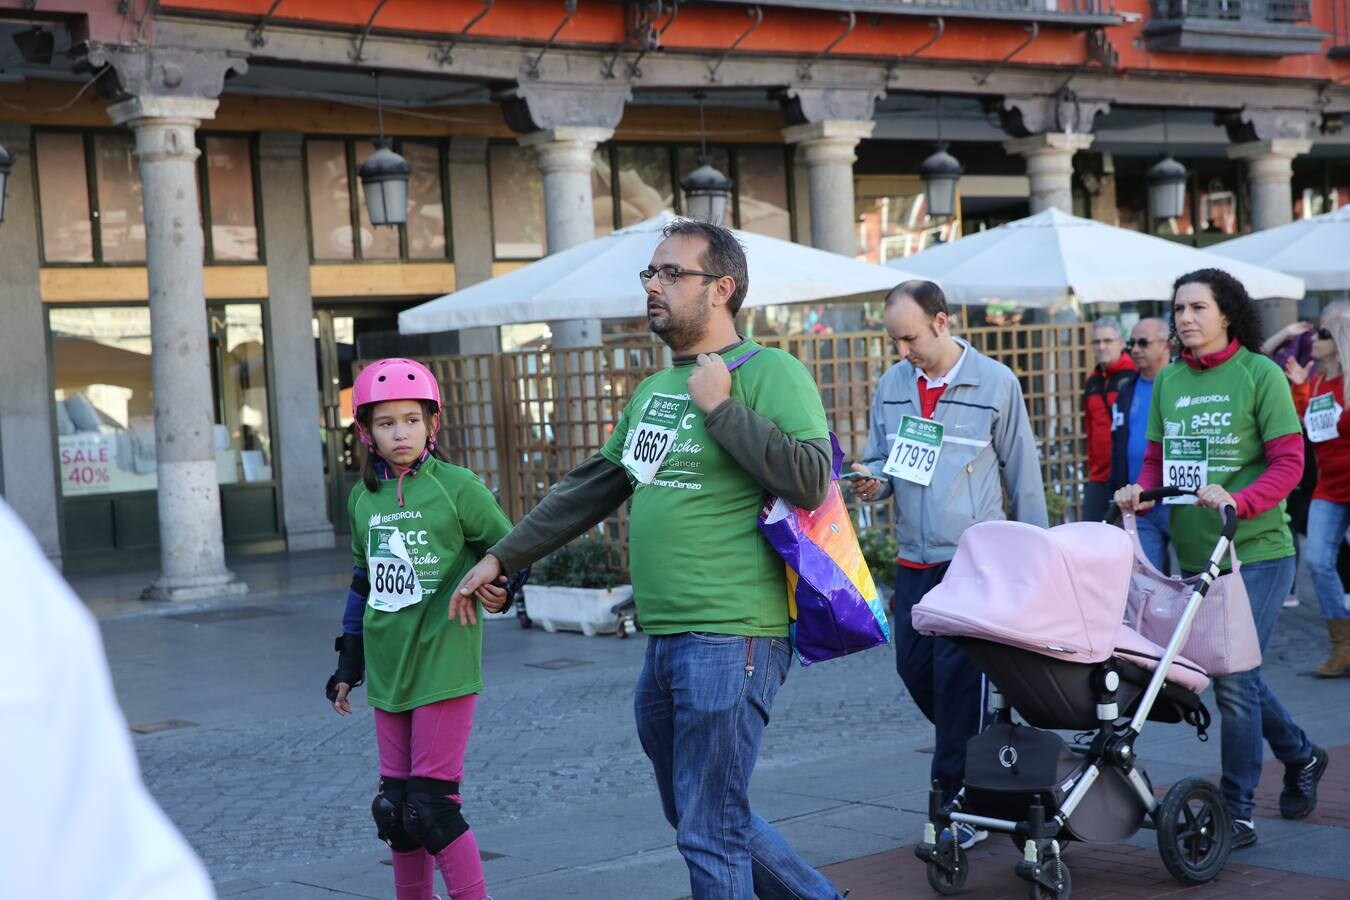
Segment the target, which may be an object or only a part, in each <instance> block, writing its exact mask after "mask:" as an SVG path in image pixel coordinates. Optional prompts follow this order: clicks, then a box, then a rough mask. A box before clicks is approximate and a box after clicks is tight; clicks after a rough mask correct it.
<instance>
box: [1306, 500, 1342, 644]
mask: <svg viewBox="0 0 1350 900" xmlns="http://www.w3.org/2000/svg"><path fill="white" fill-rule="evenodd" d="M1346 529H1350V503H1333V502H1331V501H1330V500H1313V501H1312V502H1311V503H1309V504H1308V536H1307V538H1305V539H1304V542H1303V552H1304V554H1305V555H1306V556H1307V559H1308V574H1309V575H1311V576H1312V583H1313V590H1314V591H1316V592H1317V603H1318V605H1319V606H1321V607H1322V618H1324V619H1345V618H1350V610H1347V609H1346V608H1345V588H1344V587H1343V586H1342V584H1341V576H1340V573H1339V572H1337V571H1336V557H1337V555H1338V554H1339V553H1340V552H1341V541H1343V540H1344V539H1345V532H1346Z"/></svg>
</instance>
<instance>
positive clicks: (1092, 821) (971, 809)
mask: <svg viewBox="0 0 1350 900" xmlns="http://www.w3.org/2000/svg"><path fill="white" fill-rule="evenodd" d="M1180 493H1193V492H1187V491H1181V490H1179V489H1176V488H1163V489H1160V490H1158V491H1153V492H1145V493H1144V496H1143V499H1145V500H1149V499H1159V498H1161V497H1163V496H1169V495H1176V494H1180ZM1222 514H1223V517H1224V528H1223V533H1222V535H1221V537H1220V538H1219V541H1218V544H1217V545H1216V546H1215V548H1214V552H1213V553H1212V554H1211V556H1210V562H1209V566H1208V567H1207V569H1206V571H1205V572H1204V573H1202V575H1201V576H1200V577H1199V579H1198V581H1197V583H1196V586H1195V590H1194V592H1193V593H1192V595H1191V598H1190V600H1189V602H1188V603H1187V605H1186V607H1185V611H1184V612H1183V613H1182V615H1181V617H1180V619H1179V621H1178V624H1177V627H1176V630H1175V632H1174V633H1173V634H1172V635H1171V636H1170V638H1169V639H1168V644H1167V646H1166V647H1160V646H1158V645H1157V644H1155V643H1153V642H1152V641H1150V640H1148V639H1147V638H1145V637H1143V636H1142V635H1140V634H1138V633H1137V632H1135V631H1133V630H1132V629H1130V628H1128V627H1127V626H1126V625H1125V624H1124V621H1125V618H1126V609H1127V603H1128V601H1129V600H1130V589H1131V572H1132V570H1133V568H1134V565H1135V545H1134V543H1133V542H1132V541H1131V540H1130V538H1129V537H1128V536H1127V535H1126V534H1125V533H1124V532H1123V531H1121V530H1120V529H1118V528H1115V527H1112V526H1111V525H1109V524H1104V523H1078V524H1073V525H1062V526H1059V527H1057V528H1052V529H1048V530H1047V529H1040V528H1035V527H1033V526H1029V525H1024V524H1021V523H1017V522H985V523H980V524H978V525H974V526H972V527H971V528H969V529H967V531H966V533H965V535H963V537H962V539H961V543H960V545H959V546H958V547H957V551H956V555H955V557H954V558H953V560H952V563H951V566H950V568H949V569H948V572H947V575H946V577H944V578H943V580H942V583H941V584H939V585H938V586H937V587H935V588H934V589H933V590H931V591H929V592H928V594H927V595H925V596H924V598H923V599H922V600H921V601H920V602H919V603H917V604H916V605H915V606H914V608H913V612H912V621H913V624H914V628H915V630H917V631H920V632H924V633H928V634H935V635H940V636H942V637H946V638H948V639H950V640H952V641H953V642H955V643H957V644H958V645H959V646H960V647H961V648H962V650H963V651H964V652H965V653H966V655H967V656H968V657H969V658H970V659H971V660H972V661H973V662H974V663H975V664H976V665H977V666H978V667H979V668H980V669H981V670H983V671H984V673H985V674H986V675H987V676H988V678H989V681H990V696H991V703H990V706H991V708H992V709H993V711H994V713H995V717H996V720H995V722H994V723H993V724H992V725H990V726H989V727H987V728H986V729H985V730H984V731H983V732H982V733H981V734H979V735H977V736H976V737H974V738H972V739H971V740H970V742H969V744H968V745H967V756H966V777H965V784H964V786H963V788H962V790H961V791H960V792H959V793H958V794H957V796H956V798H955V799H954V800H953V801H952V802H951V803H949V804H944V803H943V801H942V795H941V793H940V792H939V791H938V790H937V788H936V785H935V786H934V790H933V791H932V792H931V793H930V796H929V822H928V824H927V825H925V827H924V835H923V840H922V842H921V843H920V844H919V845H918V846H917V847H916V848H915V854H916V855H917V856H918V857H919V858H920V859H922V860H924V861H925V862H927V863H928V880H929V884H930V885H931V886H932V887H933V888H934V889H935V890H937V891H939V892H940V893H944V894H945V893H954V892H955V891H957V890H959V889H960V887H961V886H962V885H963V884H964V881H965V878H966V876H967V874H968V873H967V868H966V865H965V859H964V851H963V850H962V849H961V847H960V846H959V845H958V844H957V843H956V842H955V841H954V840H953V838H952V837H951V832H952V829H951V826H952V823H954V822H960V823H964V824H967V825H971V826H974V827H976V828H982V829H989V830H999V831H1005V832H1009V833H1010V834H1012V835H1013V838H1014V840H1015V841H1017V842H1018V844H1019V846H1021V847H1022V848H1023V859H1022V861H1021V862H1019V863H1018V865H1017V869H1016V871H1017V874H1018V875H1019V876H1021V877H1022V878H1023V879H1025V880H1026V881H1028V882H1030V886H1031V895H1032V896H1033V897H1054V898H1059V900H1062V898H1065V897H1067V896H1068V892H1069V873H1068V868H1067V866H1066V865H1065V863H1064V860H1063V859H1062V858H1061V856H1060V850H1061V848H1062V844H1063V843H1064V842H1067V841H1071V840H1078V841H1091V842H1108V841H1119V840H1124V839H1127V838H1129V837H1130V836H1132V835H1133V834H1135V832H1137V831H1138V830H1139V828H1140V827H1142V826H1144V825H1150V824H1151V825H1152V827H1155V828H1156V829H1157V831H1158V848H1159V853H1160V855H1161V857H1162V861H1163V864H1164V866H1166V868H1167V870H1168V871H1169V872H1170V873H1171V874H1172V875H1173V877H1175V878H1177V879H1178V880H1180V881H1182V882H1184V883H1187V884H1200V883H1204V882H1206V881H1209V880H1211V879H1213V878H1214V877H1215V876H1216V875H1217V874H1218V873H1219V871H1220V870H1222V868H1223V866H1224V864H1225V863H1226V862H1227V859H1228V853H1229V850H1230V849H1231V844H1232V835H1231V823H1230V820H1229V817H1228V812H1227V809H1226V807H1225V805H1224V802H1223V797H1222V795H1221V794H1220V793H1219V791H1218V788H1217V787H1215V786H1214V785H1212V784H1210V783H1209V782H1207V781H1205V780H1204V779H1202V778H1188V779H1184V780H1182V781H1181V782H1179V783H1177V784H1176V785H1174V786H1173V787H1172V788H1171V790H1169V791H1168V794H1167V796H1166V798H1165V799H1164V800H1163V801H1162V802H1161V803H1159V801H1158V800H1157V799H1156V798H1155V797H1154V794H1153V788H1152V785H1151V783H1150V782H1149V779H1148V775H1147V773H1145V772H1144V770H1143V769H1142V768H1141V767H1140V766H1139V765H1138V760H1137V759H1136V755H1135V752H1134V748H1135V742H1136V740H1137V738H1138V737H1139V735H1140V733H1141V732H1142V730H1143V726H1144V723H1145V722H1147V721H1155V722H1167V723H1176V722H1187V723H1189V724H1191V725H1193V726H1194V727H1195V728H1196V729H1197V732H1198V733H1199V735H1200V737H1201V739H1204V736H1205V734H1204V731H1205V728H1206V727H1207V726H1208V724H1209V712H1208V710H1206V709H1205V707H1204V704H1203V703H1201V701H1200V697H1199V694H1200V693H1201V692H1202V691H1203V690H1204V688H1205V687H1206V686H1207V684H1208V677H1207V676H1206V674H1205V672H1204V671H1203V669H1201V668H1200V667H1199V666H1197V665H1195V664H1194V663H1192V662H1190V661H1189V660H1186V659H1185V658H1183V657H1181V656H1180V654H1179V653H1178V650H1179V648H1180V647H1181V645H1182V644H1183V643H1184V642H1185V640H1186V637H1187V635H1188V633H1189V630H1190V628H1191V625H1192V622H1193V621H1194V619H1195V616H1196V614H1197V612H1198V611H1199V609H1200V605H1201V604H1202V603H1203V602H1204V597H1205V593H1206V592H1207V591H1208V589H1209V585H1210V584H1212V583H1213V581H1214V579H1215V578H1217V577H1218V574H1219V562H1220V560H1221V559H1222V558H1223V557H1224V555H1225V554H1226V553H1227V551H1228V548H1229V545H1230V543H1231V541H1232V536H1233V534H1234V533H1235V532H1236V530H1237V514H1236V510H1233V509H1232V508H1231V507H1229V508H1225V509H1224V510H1223V511H1222ZM1160 639H1161V638H1160ZM1014 709H1016V711H1017V713H1018V714H1019V717H1020V721H1018V720H1015V719H1014V717H1013V710H1014ZM1050 729H1057V730H1074V731H1078V732H1080V733H1079V734H1078V735H1077V737H1076V738H1075V742H1074V743H1073V744H1070V743H1068V742H1066V741H1065V740H1064V738H1063V737H1061V736H1060V735H1058V734H1055V733H1054V732H1053V731H1051V730H1050ZM1197 825H1199V826H1200V827H1198V828H1197V827H1196V826H1197ZM939 835H941V838H939Z"/></svg>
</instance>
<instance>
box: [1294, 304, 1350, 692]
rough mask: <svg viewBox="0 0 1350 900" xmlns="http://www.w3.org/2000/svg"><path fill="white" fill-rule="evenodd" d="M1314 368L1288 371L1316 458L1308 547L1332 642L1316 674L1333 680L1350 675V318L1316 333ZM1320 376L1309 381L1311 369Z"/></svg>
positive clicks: (1335, 321) (1296, 366)
mask: <svg viewBox="0 0 1350 900" xmlns="http://www.w3.org/2000/svg"><path fill="white" fill-rule="evenodd" d="M1316 336H1317V339H1316V340H1315V341H1314V342H1313V350H1312V358H1313V362H1311V363H1309V364H1308V365H1307V366H1301V365H1299V363H1298V360H1297V359H1290V360H1289V362H1288V363H1287V364H1286V366H1285V372H1286V374H1287V375H1288V377H1289V382H1290V384H1291V385H1292V389H1293V395H1294V407H1295V408H1296V409H1297V410H1298V412H1299V414H1300V415H1302V416H1303V429H1304V432H1305V434H1306V435H1307V438H1308V440H1309V441H1310V442H1311V443H1312V447H1313V452H1314V453H1316V454H1317V471H1318V473H1319V474H1318V478H1317V485H1316V487H1315V488H1314V489H1313V492H1312V500H1311V501H1310V502H1309V504H1308V536H1307V542H1306V543H1305V544H1304V548H1305V554H1306V558H1307V564H1308V574H1309V575H1310V576H1311V577H1312V583H1313V590H1314V591H1316V592H1317V603H1318V606H1320V607H1321V609H1322V618H1323V619H1324V620H1325V621H1326V623H1327V631H1328V633H1329V635H1330V637H1331V655H1330V656H1328V657H1327V658H1326V659H1325V660H1323V662H1322V663H1321V664H1320V665H1318V666H1317V667H1316V668H1314V669H1313V674H1314V675H1318V676H1320V677H1323V678H1334V677H1336V676H1339V675H1345V674H1347V673H1350V609H1347V608H1346V600H1347V599H1350V598H1348V597H1347V595H1346V593H1345V588H1344V586H1343V585H1342V584H1341V579H1340V575H1339V574H1338V573H1337V571H1336V557H1337V555H1338V554H1339V553H1340V552H1341V550H1342V549H1343V548H1344V547H1345V537H1346V532H1347V531H1350V413H1347V412H1346V408H1345V407H1346V401H1345V374H1346V372H1347V371H1350V318H1346V317H1344V316H1337V317H1333V318H1332V319H1331V320H1330V321H1329V322H1328V324H1327V325H1325V326H1323V327H1321V328H1319V329H1317V332H1316ZM1314 367H1315V368H1316V369H1317V374H1315V375H1312V377H1311V378H1309V375H1310V374H1311V372H1312V370H1313V368H1314Z"/></svg>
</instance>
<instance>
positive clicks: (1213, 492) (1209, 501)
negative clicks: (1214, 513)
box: [1195, 484, 1237, 509]
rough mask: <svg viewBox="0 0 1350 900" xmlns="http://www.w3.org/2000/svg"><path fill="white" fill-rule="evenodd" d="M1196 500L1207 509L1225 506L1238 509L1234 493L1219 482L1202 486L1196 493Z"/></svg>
mask: <svg viewBox="0 0 1350 900" xmlns="http://www.w3.org/2000/svg"><path fill="white" fill-rule="evenodd" d="M1195 502H1196V503H1197V504H1199V505H1200V506H1203V507H1205V508H1206V509H1223V508H1224V507H1225V506H1231V507H1233V509H1237V501H1236V500H1234V499H1233V495H1232V494H1230V493H1228V492H1227V491H1225V490H1224V489H1223V488H1221V487H1219V486H1218V485H1217V484H1207V485H1205V486H1204V487H1202V488H1201V489H1200V490H1199V492H1197V493H1196V495H1195Z"/></svg>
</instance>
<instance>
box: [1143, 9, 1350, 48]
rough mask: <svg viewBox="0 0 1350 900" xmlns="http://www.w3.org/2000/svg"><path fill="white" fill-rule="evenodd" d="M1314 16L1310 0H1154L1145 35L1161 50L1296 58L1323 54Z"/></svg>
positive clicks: (1149, 45) (1148, 43) (1321, 35)
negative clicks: (1310, 54) (1304, 55)
mask: <svg viewBox="0 0 1350 900" xmlns="http://www.w3.org/2000/svg"><path fill="white" fill-rule="evenodd" d="M1335 2H1337V3H1339V4H1341V5H1342V6H1344V5H1346V3H1347V0H1335ZM1311 20H1312V3H1311V2H1310V0H1152V18H1151V19H1149V23H1148V25H1147V26H1146V27H1145V29H1144V36H1145V39H1146V41H1147V45H1148V49H1150V50H1153V51H1158V52H1179V53H1195V52H1200V53H1238V54H1243V55H1246V56H1294V55H1297V54H1303V53H1320V52H1321V49H1322V48H1321V44H1322V41H1323V40H1325V39H1326V37H1327V35H1326V33H1325V32H1321V31H1318V30H1317V29H1316V28H1313V27H1312V26H1311V25H1309V24H1307V23H1309V22H1310V21H1311Z"/></svg>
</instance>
